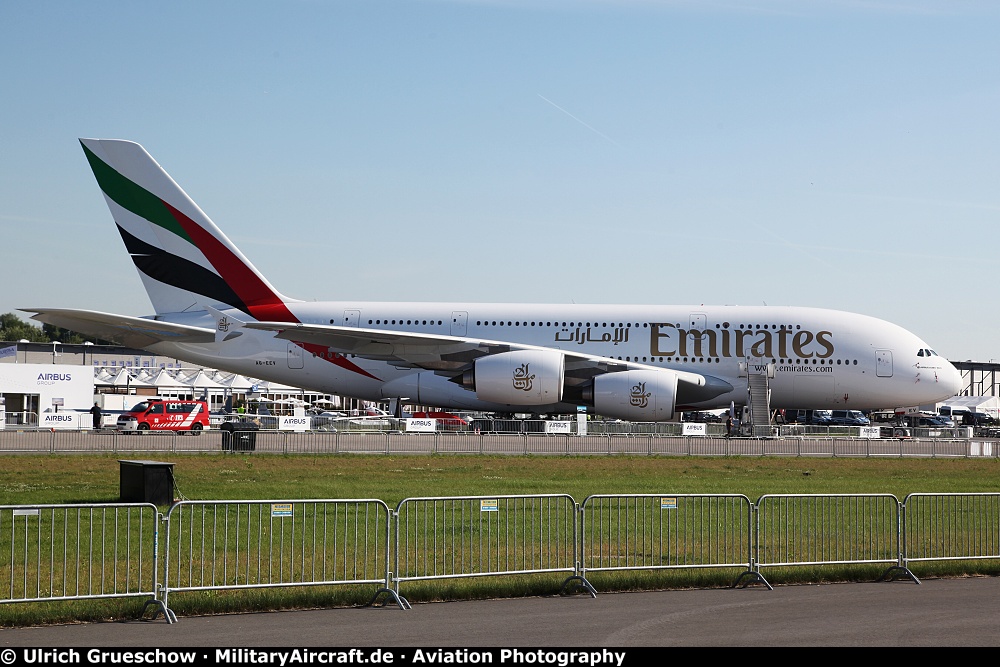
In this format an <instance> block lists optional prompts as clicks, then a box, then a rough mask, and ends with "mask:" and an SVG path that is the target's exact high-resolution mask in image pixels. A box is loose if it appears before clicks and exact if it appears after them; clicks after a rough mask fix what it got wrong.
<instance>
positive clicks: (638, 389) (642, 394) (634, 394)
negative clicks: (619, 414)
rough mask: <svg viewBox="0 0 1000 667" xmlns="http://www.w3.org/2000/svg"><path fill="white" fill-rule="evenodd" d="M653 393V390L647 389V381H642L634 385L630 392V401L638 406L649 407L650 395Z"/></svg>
mask: <svg viewBox="0 0 1000 667" xmlns="http://www.w3.org/2000/svg"><path fill="white" fill-rule="evenodd" d="M652 395H653V392H647V391H646V383H645V382H640V383H639V384H637V385H635V386H634V387H632V391H631V392H629V403H631V404H632V405H634V406H635V407H637V408H646V407H649V397H650V396H652Z"/></svg>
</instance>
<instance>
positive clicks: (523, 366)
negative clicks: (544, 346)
mask: <svg viewBox="0 0 1000 667" xmlns="http://www.w3.org/2000/svg"><path fill="white" fill-rule="evenodd" d="M565 375H566V364H565V359H564V357H563V355H562V354H561V353H560V352H555V351H548V350H517V351H515V352H502V353H500V354H491V355H490V356H488V357H482V358H481V359H476V366H475V370H474V373H473V374H472V377H471V383H470V382H469V379H470V378H468V377H467V378H466V379H465V380H464V381H463V384H464V385H465V386H469V385H470V384H471V385H472V386H473V387H474V388H475V391H476V396H477V397H478V398H480V399H481V400H484V401H490V402H492V403H504V404H506V405H550V404H552V403H559V402H560V401H562V396H563V380H564V378H565Z"/></svg>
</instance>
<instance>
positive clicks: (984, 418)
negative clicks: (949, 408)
mask: <svg viewBox="0 0 1000 667" xmlns="http://www.w3.org/2000/svg"><path fill="white" fill-rule="evenodd" d="M952 414H953V415H956V416H957V415H958V413H955V412H953V413H952ZM961 414H962V426H996V424H997V423H998V422H997V420H996V418H995V417H993V416H992V415H988V414H986V413H985V412H963V413H961Z"/></svg>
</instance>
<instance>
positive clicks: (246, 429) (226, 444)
mask: <svg viewBox="0 0 1000 667" xmlns="http://www.w3.org/2000/svg"><path fill="white" fill-rule="evenodd" d="M259 428H260V426H258V425H257V423H256V422H252V421H250V420H248V419H244V420H241V421H236V422H225V423H223V424H222V426H220V427H219V430H220V431H222V449H223V450H224V451H225V450H232V451H237V452H252V451H253V450H255V449H257V430H258V429H259Z"/></svg>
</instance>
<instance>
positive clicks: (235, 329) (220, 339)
mask: <svg viewBox="0 0 1000 667" xmlns="http://www.w3.org/2000/svg"><path fill="white" fill-rule="evenodd" d="M202 305H203V306H204V308H205V310H206V311H208V312H209V313H211V314H212V317H213V318H214V319H215V342H216V343H224V342H226V341H227V340H232V339H234V338H239V337H240V336H242V335H243V332H242V331H240V329H242V328H243V326H244V325H245V324H246V322H244V321H243V320H240V319H237V318H235V317H233V316H232V315H226V314H225V313H223V312H222V311H220V310H216V309H215V308H212V307H211V306H209V305H205V304H202Z"/></svg>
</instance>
